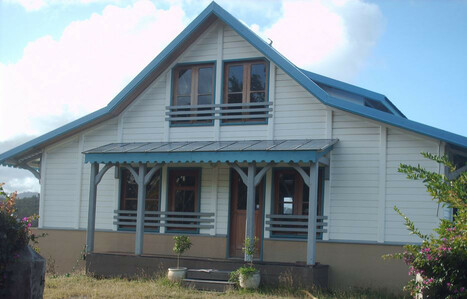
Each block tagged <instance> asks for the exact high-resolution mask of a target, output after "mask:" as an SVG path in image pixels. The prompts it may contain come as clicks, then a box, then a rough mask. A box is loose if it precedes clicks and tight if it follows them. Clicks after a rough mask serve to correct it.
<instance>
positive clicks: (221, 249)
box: [34, 229, 226, 274]
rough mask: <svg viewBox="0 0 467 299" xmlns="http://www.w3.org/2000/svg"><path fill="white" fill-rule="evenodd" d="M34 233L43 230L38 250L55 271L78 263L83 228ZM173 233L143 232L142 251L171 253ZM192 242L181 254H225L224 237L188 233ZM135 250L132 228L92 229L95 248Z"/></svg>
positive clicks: (44, 230) (62, 270) (116, 250)
mask: <svg viewBox="0 0 467 299" xmlns="http://www.w3.org/2000/svg"><path fill="white" fill-rule="evenodd" d="M34 231H35V232H36V233H38V234H41V233H47V236H46V237H44V238H40V239H39V244H38V246H39V249H40V254H41V255H42V256H43V257H44V258H46V259H47V261H48V263H54V268H55V271H56V272H57V273H59V274H62V273H66V272H70V271H71V270H72V269H73V267H74V266H75V264H77V261H78V266H82V265H83V262H82V261H80V257H81V255H82V251H83V249H84V245H85V243H86V231H84V230H57V229H55V230H54V229H40V230H37V229H35V230H34ZM172 238H173V235H170V234H166V235H158V234H145V235H144V249H143V253H144V254H148V255H149V254H159V255H173V252H172V248H173V244H174V242H173V239H172ZM190 240H191V242H192V243H193V245H192V247H191V249H190V250H189V251H188V252H187V253H186V254H185V256H193V257H211V258H225V254H226V238H225V237H213V236H190ZM134 250H135V233H134V232H102V231H96V234H95V236H94V251H95V252H126V253H130V254H131V253H133V252H134Z"/></svg>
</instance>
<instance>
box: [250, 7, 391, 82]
mask: <svg viewBox="0 0 467 299" xmlns="http://www.w3.org/2000/svg"><path fill="white" fill-rule="evenodd" d="M382 19H383V17H382V14H381V11H380V10H379V8H378V6H376V5H374V4H369V3H365V2H363V1H360V0H350V1H324V0H314V1H285V2H284V3H283V15H282V17H281V18H280V19H279V20H277V22H275V23H274V24H272V25H270V26H268V27H266V28H264V27H263V28H261V27H260V26H257V25H255V26H253V29H254V30H255V31H256V32H257V33H259V34H260V35H261V36H262V37H263V38H270V39H272V40H273V46H274V47H275V48H276V49H277V50H278V51H279V52H281V53H282V54H283V55H284V56H286V57H287V58H289V59H290V60H291V61H292V62H293V63H295V64H296V65H298V66H300V67H304V68H307V69H309V70H311V71H314V72H318V73H321V74H323V75H329V76H332V77H336V78H338V79H339V78H340V79H341V80H351V79H352V78H353V77H354V76H355V75H356V74H357V73H358V71H359V70H360V69H361V68H362V67H363V66H364V65H365V61H366V59H367V57H368V55H369V54H370V53H371V50H372V48H373V47H374V46H375V44H376V42H377V40H378V38H379V35H380V32H381V27H382Z"/></svg>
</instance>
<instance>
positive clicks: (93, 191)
mask: <svg viewBox="0 0 467 299" xmlns="http://www.w3.org/2000/svg"><path fill="white" fill-rule="evenodd" d="M112 167H113V164H112V163H108V164H106V165H105V166H104V167H103V168H102V170H100V171H99V163H97V162H94V163H92V164H91V181H90V183H89V207H88V229H87V231H86V253H92V252H93V251H94V231H95V230H96V199H97V185H99V183H100V181H101V180H102V177H104V174H105V173H106V172H107V170H109V169H110V168H112Z"/></svg>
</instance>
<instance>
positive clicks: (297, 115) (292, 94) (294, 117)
mask: <svg viewBox="0 0 467 299" xmlns="http://www.w3.org/2000/svg"><path fill="white" fill-rule="evenodd" d="M275 98H276V103H275V111H273V115H274V120H271V121H274V138H275V139H294V138H296V139H300V138H301V139H306V138H317V139H320V138H325V127H326V121H325V118H326V106H325V105H323V104H322V103H321V102H319V101H318V100H317V99H316V98H315V97H314V96H313V95H311V94H310V93H309V92H308V91H306V90H305V89H304V88H303V87H302V86H300V85H299V84H298V83H297V82H296V81H295V80H293V79H292V78H291V77H290V76H289V75H287V74H286V73H284V71H282V70H281V69H278V70H277V75H276V88H275Z"/></svg>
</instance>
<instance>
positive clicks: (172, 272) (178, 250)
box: [167, 236, 191, 282]
mask: <svg viewBox="0 0 467 299" xmlns="http://www.w3.org/2000/svg"><path fill="white" fill-rule="evenodd" d="M174 241H175V244H174V248H173V251H174V252H175V254H176V255H177V268H169V273H168V275H167V276H168V278H169V280H171V281H176V282H178V281H181V280H182V279H184V278H185V277H186V270H187V268H186V267H180V256H181V255H182V254H183V253H185V251H187V250H188V249H190V248H191V241H190V238H188V237H187V236H175V237H174Z"/></svg>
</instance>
